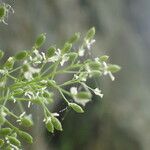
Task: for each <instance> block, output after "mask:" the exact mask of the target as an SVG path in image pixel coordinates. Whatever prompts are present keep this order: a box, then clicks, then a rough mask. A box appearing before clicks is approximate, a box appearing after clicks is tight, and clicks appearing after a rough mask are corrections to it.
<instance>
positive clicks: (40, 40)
mask: <svg viewBox="0 0 150 150" xmlns="http://www.w3.org/2000/svg"><path fill="white" fill-rule="evenodd" d="M45 40H46V34H45V33H42V34H40V35H39V37H38V38H37V39H36V42H35V48H40V47H41V46H42V45H43V44H44V42H45Z"/></svg>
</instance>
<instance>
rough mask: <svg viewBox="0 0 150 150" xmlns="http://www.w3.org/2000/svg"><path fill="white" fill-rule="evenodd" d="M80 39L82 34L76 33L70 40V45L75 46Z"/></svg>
mask: <svg viewBox="0 0 150 150" xmlns="http://www.w3.org/2000/svg"><path fill="white" fill-rule="evenodd" d="M79 38H80V33H79V32H78V33H75V34H74V35H73V36H72V37H71V38H70V39H69V41H68V42H69V43H71V44H73V43H75V42H76V41H77V40H79Z"/></svg>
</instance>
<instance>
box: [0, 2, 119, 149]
mask: <svg viewBox="0 0 150 150" xmlns="http://www.w3.org/2000/svg"><path fill="white" fill-rule="evenodd" d="M6 6H7V7H6ZM3 8H4V9H6V10H4V9H3ZM10 8H11V7H9V8H8V5H6V4H1V5H0V20H1V21H2V22H4V23H5V21H4V20H5V17H6V16H7V13H8V10H9V9H10ZM5 11H6V12H5ZM4 15H5V16H4ZM94 35H95V28H94V27H93V28H91V29H90V30H89V31H88V32H87V33H86V35H85V37H84V39H83V42H82V44H81V46H79V47H78V48H76V49H77V50H74V45H75V44H76V43H77V42H78V41H79V39H80V33H75V34H74V35H73V36H72V37H71V38H70V39H69V40H68V41H67V42H66V43H65V44H64V46H63V47H62V48H60V49H59V48H57V47H56V46H50V47H49V48H48V49H47V50H45V51H41V47H42V45H43V44H44V43H45V40H46V34H45V33H44V34H41V35H39V37H38V38H37V39H36V41H35V44H34V45H33V47H32V48H31V50H24V51H20V52H19V53H17V54H16V55H14V56H11V57H9V58H8V59H7V60H6V61H5V62H4V63H3V64H1V65H0V147H1V148H2V149H7V150H8V149H10V150H20V149H21V147H22V144H21V142H20V139H21V138H22V139H23V140H24V141H26V142H28V143H32V142H33V139H32V136H31V135H30V134H29V133H27V132H25V131H23V130H22V127H27V128H28V127H31V126H33V125H34V122H33V120H32V118H33V117H34V116H32V114H28V113H27V112H28V111H27V109H31V108H32V107H33V105H38V106H39V107H41V108H42V110H43V122H44V124H45V127H46V128H47V130H48V131H49V132H51V133H53V132H54V130H55V129H56V130H59V131H62V130H63V129H62V124H61V122H60V121H59V119H58V118H57V117H58V116H59V113H55V112H54V113H52V112H51V111H50V110H49V107H48V106H49V105H51V104H52V103H53V101H54V99H55V97H54V92H55V91H58V92H59V93H60V95H61V96H62V98H63V100H64V101H65V103H66V106H67V108H68V109H69V108H70V109H72V110H74V111H75V112H77V113H83V112H84V109H83V107H84V106H85V105H86V103H87V102H89V101H91V99H92V93H94V94H96V95H97V96H99V97H100V98H102V97H103V94H102V93H101V90H100V89H99V88H98V87H95V88H91V87H90V86H88V85H87V82H86V81H87V80H88V79H89V78H94V77H95V76H99V77H101V76H103V75H107V74H108V75H109V76H110V78H111V79H112V80H114V79H115V78H114V76H113V74H112V73H115V72H117V71H119V70H120V67H119V66H117V65H114V64H110V63H108V59H109V57H108V56H107V55H103V56H100V57H97V58H94V59H84V56H85V54H86V53H89V52H90V50H91V46H92V44H94V42H95V39H94ZM3 56H4V51H2V50H0V60H2V59H3ZM63 74H70V75H71V79H70V80H67V81H63V82H62V83H61V82H60V81H58V80H57V76H60V75H63ZM68 87H70V90H66V89H68ZM10 104H11V105H14V107H16V108H19V110H18V111H12V110H11V109H10ZM26 106H27V107H26ZM12 118H13V121H12Z"/></svg>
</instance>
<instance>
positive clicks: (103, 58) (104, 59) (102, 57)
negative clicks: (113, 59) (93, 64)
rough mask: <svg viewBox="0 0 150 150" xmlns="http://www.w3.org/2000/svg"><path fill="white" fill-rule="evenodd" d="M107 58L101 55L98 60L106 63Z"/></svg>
mask: <svg viewBox="0 0 150 150" xmlns="http://www.w3.org/2000/svg"><path fill="white" fill-rule="evenodd" d="M108 58H109V56H107V55H103V56H101V57H100V60H101V61H107V60H108Z"/></svg>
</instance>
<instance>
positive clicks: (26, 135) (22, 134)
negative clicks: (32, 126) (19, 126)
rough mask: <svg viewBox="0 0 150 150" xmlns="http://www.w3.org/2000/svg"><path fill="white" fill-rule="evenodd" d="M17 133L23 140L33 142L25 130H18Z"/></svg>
mask: <svg viewBox="0 0 150 150" xmlns="http://www.w3.org/2000/svg"><path fill="white" fill-rule="evenodd" d="M18 135H19V136H20V137H21V138H22V139H23V140H25V141H26V142H27V143H29V144H32V143H33V138H32V136H31V135H30V134H28V133H27V132H24V131H19V132H18Z"/></svg>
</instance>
